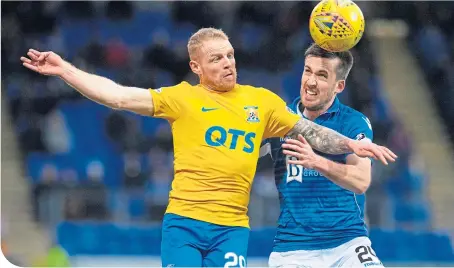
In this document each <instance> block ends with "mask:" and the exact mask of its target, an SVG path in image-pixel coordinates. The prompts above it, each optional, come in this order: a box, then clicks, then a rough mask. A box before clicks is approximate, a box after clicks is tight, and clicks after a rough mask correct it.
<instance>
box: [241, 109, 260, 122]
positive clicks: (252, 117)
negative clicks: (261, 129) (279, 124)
mask: <svg viewBox="0 0 454 268" xmlns="http://www.w3.org/2000/svg"><path fill="white" fill-rule="evenodd" d="M258 109H259V107H257V106H244V110H246V121H248V122H251V123H258V122H260V119H259V112H258V111H257V110H258Z"/></svg>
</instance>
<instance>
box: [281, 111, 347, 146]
mask: <svg viewBox="0 0 454 268" xmlns="http://www.w3.org/2000/svg"><path fill="white" fill-rule="evenodd" d="M298 134H301V135H303V137H304V138H305V139H306V140H307V142H308V143H309V144H310V145H311V146H312V148H314V149H316V150H317V151H320V152H323V153H327V154H345V153H350V152H351V150H350V149H349V148H348V140H349V139H348V138H347V137H345V136H343V135H342V134H340V133H338V132H336V131H334V130H332V129H329V128H326V127H323V126H320V125H318V124H316V123H314V122H312V121H310V120H307V119H304V118H301V119H300V120H299V121H298V122H297V123H296V125H295V126H294V127H293V129H292V130H290V132H289V133H288V134H287V136H288V137H290V138H293V139H296V138H297V137H298Z"/></svg>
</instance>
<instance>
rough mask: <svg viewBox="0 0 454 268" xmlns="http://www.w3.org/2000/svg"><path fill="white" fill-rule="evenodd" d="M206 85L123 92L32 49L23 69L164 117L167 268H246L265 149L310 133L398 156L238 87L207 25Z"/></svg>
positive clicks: (224, 41) (341, 149)
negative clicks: (169, 153) (167, 137)
mask: <svg viewBox="0 0 454 268" xmlns="http://www.w3.org/2000/svg"><path fill="white" fill-rule="evenodd" d="M188 52H189V57H190V63H189V65H190V68H191V70H192V71H193V72H194V73H195V74H197V75H198V76H199V78H200V83H199V84H198V85H195V86H192V85H190V84H188V83H186V82H182V83H180V84H178V85H176V86H171V87H163V88H158V89H155V90H144V89H141V88H135V87H126V86H121V85H119V84H117V83H115V82H113V81H112V80H109V79H107V78H104V77H100V76H96V75H94V74H89V73H86V72H84V71H82V70H80V69H78V68H76V67H74V66H72V65H71V64H70V63H68V62H66V61H64V60H63V59H62V58H61V57H60V56H58V55H57V54H55V53H53V52H39V51H36V50H32V49H31V50H29V51H28V53H27V55H28V58H27V57H22V58H21V60H22V62H23V65H24V66H25V67H27V68H29V69H31V70H33V71H36V72H38V73H40V74H44V75H54V76H58V77H60V78H61V79H63V80H64V81H65V82H66V83H68V84H69V85H70V86H72V87H73V88H75V89H76V90H78V91H79V92H80V93H81V94H83V95H85V96H86V97H87V98H89V99H91V100H93V101H96V102H98V103H100V104H103V105H106V106H109V107H111V108H113V109H122V110H129V111H132V112H135V113H138V114H142V115H146V116H154V117H159V118H164V119H166V120H167V121H169V123H170V124H171V127H172V133H173V137H174V153H175V163H174V165H175V178H174V181H173V183H172V190H171V192H170V198H169V205H168V208H167V212H166V215H165V217H164V222H163V226H162V245H161V258H162V265H163V266H164V267H166V266H167V267H169V266H171V267H177V266H179V267H181V266H185V267H200V266H204V267H207V266H210V267H219V266H223V267H245V266H246V259H245V258H246V255H247V246H248V239H249V227H248V217H247V207H248V203H249V194H250V190H251V185H252V180H253V178H254V175H255V170H256V164H257V159H258V156H259V148H260V143H261V141H262V140H263V139H265V138H269V137H284V136H287V137H293V138H294V137H296V136H297V135H298V134H302V135H303V136H304V137H305V138H306V140H307V141H308V143H309V144H310V145H311V146H312V147H313V148H315V149H316V150H318V151H321V152H325V153H328V154H344V153H350V152H354V153H356V154H357V155H359V156H361V157H374V158H378V159H380V160H381V161H382V162H384V163H387V161H386V159H388V160H391V161H394V159H395V158H396V156H395V155H394V154H393V153H392V152H391V151H390V150H388V149H387V148H385V147H382V146H378V145H376V144H373V143H362V142H358V141H355V140H351V139H349V138H346V137H345V136H342V135H341V134H339V133H337V132H335V131H333V130H330V129H328V128H324V127H322V126H319V125H317V124H315V123H313V122H311V121H309V120H306V119H303V118H300V117H299V116H297V115H295V114H293V113H291V112H289V111H287V108H286V104H285V103H284V101H283V100H282V99H281V98H279V97H278V96H277V95H276V94H274V93H272V92H271V91H269V90H267V89H264V88H257V87H253V86H245V85H239V84H237V83H236V78H237V72H236V66H235V57H234V49H233V47H232V45H231V44H230V42H229V40H228V37H227V36H226V35H225V33H224V32H222V31H221V30H218V29H213V28H203V29H200V30H199V31H198V32H197V33H195V34H194V35H193V36H192V37H191V38H190V40H189V42H188Z"/></svg>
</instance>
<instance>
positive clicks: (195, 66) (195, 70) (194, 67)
mask: <svg viewBox="0 0 454 268" xmlns="http://www.w3.org/2000/svg"><path fill="white" fill-rule="evenodd" d="M189 67H191V70H192V72H193V73H195V74H196V75H199V76H200V75H201V74H202V70H201V69H200V64H198V63H197V62H196V61H193V60H191V61H190V62H189Z"/></svg>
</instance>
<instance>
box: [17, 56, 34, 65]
mask: <svg viewBox="0 0 454 268" xmlns="http://www.w3.org/2000/svg"><path fill="white" fill-rule="evenodd" d="M20 60H21V61H22V62H24V63H29V64H31V63H32V61H31V60H30V59H29V58H26V57H20Z"/></svg>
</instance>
